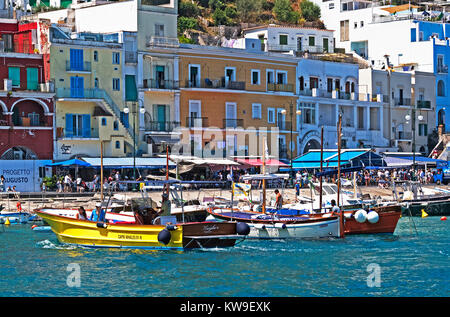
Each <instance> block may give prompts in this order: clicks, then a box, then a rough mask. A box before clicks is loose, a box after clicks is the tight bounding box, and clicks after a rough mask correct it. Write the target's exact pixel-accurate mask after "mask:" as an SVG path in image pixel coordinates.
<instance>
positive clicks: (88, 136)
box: [56, 127, 99, 140]
mask: <svg viewBox="0 0 450 317" xmlns="http://www.w3.org/2000/svg"><path fill="white" fill-rule="evenodd" d="M56 138H57V139H58V140H65V139H66V140H67V139H70V140H92V139H99V131H98V129H93V128H92V129H91V130H90V131H89V133H88V132H87V131H84V135H83V131H81V130H78V131H75V132H74V133H66V132H65V128H63V127H57V128H56Z"/></svg>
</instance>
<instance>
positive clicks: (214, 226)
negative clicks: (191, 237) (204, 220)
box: [203, 225, 219, 233]
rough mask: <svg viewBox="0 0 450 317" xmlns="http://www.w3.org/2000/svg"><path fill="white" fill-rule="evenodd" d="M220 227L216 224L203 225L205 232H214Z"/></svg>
mask: <svg viewBox="0 0 450 317" xmlns="http://www.w3.org/2000/svg"><path fill="white" fill-rule="evenodd" d="M218 229H219V227H218V226H216V225H212V226H203V232H205V233H208V232H212V231H215V230H218Z"/></svg>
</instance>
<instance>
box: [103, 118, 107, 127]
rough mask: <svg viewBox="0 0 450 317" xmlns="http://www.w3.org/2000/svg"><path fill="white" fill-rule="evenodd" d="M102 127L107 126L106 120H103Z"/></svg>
mask: <svg viewBox="0 0 450 317" xmlns="http://www.w3.org/2000/svg"><path fill="white" fill-rule="evenodd" d="M102 126H106V118H102Z"/></svg>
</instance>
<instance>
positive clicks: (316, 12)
mask: <svg viewBox="0 0 450 317" xmlns="http://www.w3.org/2000/svg"><path fill="white" fill-rule="evenodd" d="M300 10H301V11H302V13H301V15H302V17H303V18H304V19H305V20H306V21H317V20H319V18H320V7H319V6H317V5H316V4H314V3H312V2H311V1H308V0H303V1H302V2H300Z"/></svg>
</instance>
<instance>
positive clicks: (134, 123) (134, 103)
mask: <svg viewBox="0 0 450 317" xmlns="http://www.w3.org/2000/svg"><path fill="white" fill-rule="evenodd" d="M131 104H132V107H131V113H132V114H133V115H134V118H133V180H134V181H135V180H136V121H137V114H138V111H137V102H132V103H131ZM123 112H125V113H127V114H128V113H130V108H128V107H127V106H125V108H123ZM139 113H141V114H144V113H145V108H144V107H140V108H139ZM133 187H134V186H133Z"/></svg>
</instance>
